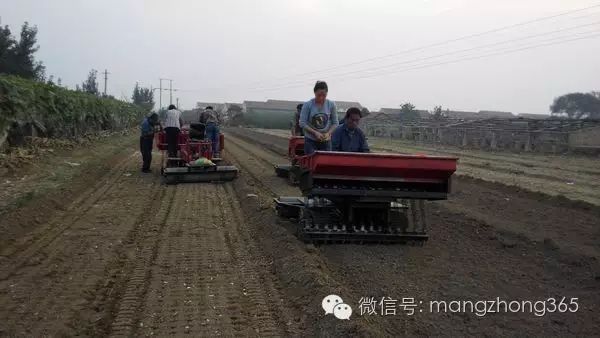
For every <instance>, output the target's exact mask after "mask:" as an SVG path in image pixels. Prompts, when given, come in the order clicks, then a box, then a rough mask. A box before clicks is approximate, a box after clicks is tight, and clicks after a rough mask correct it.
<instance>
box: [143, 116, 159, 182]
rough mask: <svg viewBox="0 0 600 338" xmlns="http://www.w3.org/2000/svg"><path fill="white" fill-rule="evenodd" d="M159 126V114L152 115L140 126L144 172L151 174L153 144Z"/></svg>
mask: <svg viewBox="0 0 600 338" xmlns="http://www.w3.org/2000/svg"><path fill="white" fill-rule="evenodd" d="M157 125H159V122H158V114H156V113H152V114H151V115H150V116H148V117H145V118H144V121H142V124H141V125H140V129H141V135H140V152H141V153H142V161H143V163H142V172H144V173H149V172H151V170H150V164H151V163H152V143H153V141H154V132H155V129H156V126H157Z"/></svg>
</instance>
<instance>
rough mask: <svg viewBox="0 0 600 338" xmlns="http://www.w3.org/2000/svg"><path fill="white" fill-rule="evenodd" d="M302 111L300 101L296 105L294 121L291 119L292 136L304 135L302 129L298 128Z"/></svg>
mask: <svg viewBox="0 0 600 338" xmlns="http://www.w3.org/2000/svg"><path fill="white" fill-rule="evenodd" d="M301 111H302V103H300V104H298V105H297V106H296V113H295V114H294V121H292V136H304V130H302V128H300V112H301Z"/></svg>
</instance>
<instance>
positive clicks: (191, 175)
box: [156, 124, 238, 184]
mask: <svg viewBox="0 0 600 338" xmlns="http://www.w3.org/2000/svg"><path fill="white" fill-rule="evenodd" d="M196 128H197V127H196V126H195V125H194V124H192V125H191V126H184V127H183V128H181V132H180V133H179V142H178V145H177V157H169V156H168V146H167V137H166V133H165V132H164V131H160V132H159V133H157V136H156V146H157V148H158V149H159V150H160V151H161V153H162V157H161V174H162V175H163V177H164V179H165V182H166V183H167V184H177V183H179V182H213V181H231V180H233V179H235V178H236V177H237V174H238V169H237V168H236V167H235V166H231V165H219V163H220V162H221V158H215V157H213V153H212V142H211V141H209V140H205V139H204V131H203V129H202V130H201V131H200V132H199V131H198V129H196ZM219 140H220V142H219V148H220V151H221V153H223V150H224V148H225V147H224V145H225V137H224V136H223V134H220V135H219ZM199 159H205V160H207V161H205V162H204V163H203V164H202V165H197V164H196V161H197V160H199Z"/></svg>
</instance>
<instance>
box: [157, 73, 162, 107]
mask: <svg viewBox="0 0 600 338" xmlns="http://www.w3.org/2000/svg"><path fill="white" fill-rule="evenodd" d="M158 95H159V99H158V111H159V112H160V110H161V109H162V79H160V85H159V86H158Z"/></svg>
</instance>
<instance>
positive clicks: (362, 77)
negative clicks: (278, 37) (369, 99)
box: [259, 31, 600, 91]
mask: <svg viewBox="0 0 600 338" xmlns="http://www.w3.org/2000/svg"><path fill="white" fill-rule="evenodd" d="M592 32H596V31H592ZM586 33H591V32H586ZM596 37H600V33H598V34H591V35H587V36H583V37H578V38H571V39H563V40H560V41H556V42H551V43H543V44H537V45H530V46H527V47H521V48H516V49H511V50H505V51H501V52H494V53H489V54H484V55H478V56H474V57H468V58H462V59H456V60H450V61H444V62H439V63H432V64H426V65H421V66H416V67H415V66H413V67H409V68H404V69H400V70H396V71H391V72H385V73H378V74H369V75H367V76H360V77H354V78H348V79H346V80H355V79H366V78H374V77H379V76H385V75H391V74H398V73H403V72H407V71H412V70H419V69H425V68H430V67H435V66H440V65H446V64H454V63H459V62H464V61H472V60H477V59H483V58H486V57H492V56H498V55H505V54H510V53H516V52H520V51H525V50H530V49H535V48H541V47H547V46H553V45H559V44H563V43H568V42H574V41H579V40H584V39H592V38H596ZM553 40H556V38H554V39H553ZM304 85H305V84H301V85H290V86H280V87H273V88H267V89H262V90H259V91H273V90H280V89H286V88H295V87H300V86H304Z"/></svg>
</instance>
